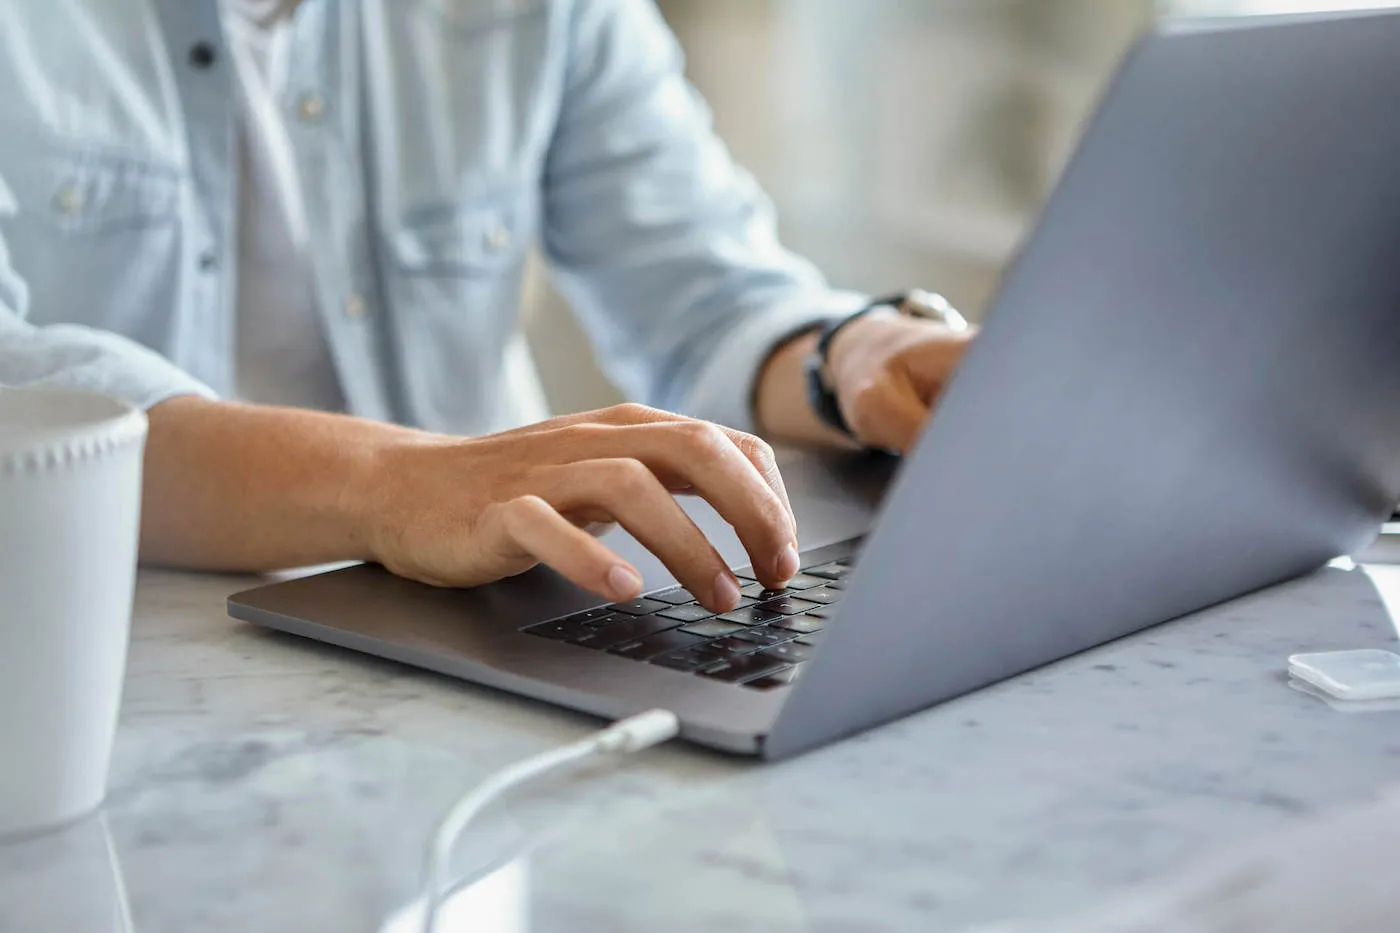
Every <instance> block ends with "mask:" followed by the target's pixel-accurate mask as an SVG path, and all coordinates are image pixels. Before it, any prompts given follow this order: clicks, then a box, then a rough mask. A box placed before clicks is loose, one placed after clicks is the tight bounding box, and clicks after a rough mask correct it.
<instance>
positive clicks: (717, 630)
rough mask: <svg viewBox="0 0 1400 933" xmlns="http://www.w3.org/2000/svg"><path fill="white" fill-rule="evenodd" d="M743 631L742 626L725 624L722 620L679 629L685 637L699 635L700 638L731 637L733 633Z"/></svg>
mask: <svg viewBox="0 0 1400 933" xmlns="http://www.w3.org/2000/svg"><path fill="white" fill-rule="evenodd" d="M743 630H744V626H743V625H741V624H739V623H738V622H726V621H724V620H723V619H709V620H708V621H705V622H696V623H695V624H694V625H687V626H685V627H684V628H682V629H681V631H682V632H685V633H686V634H687V635H699V636H701V637H702V638H722V637H724V636H725V635H733V634H734V633H735V632H742V631H743Z"/></svg>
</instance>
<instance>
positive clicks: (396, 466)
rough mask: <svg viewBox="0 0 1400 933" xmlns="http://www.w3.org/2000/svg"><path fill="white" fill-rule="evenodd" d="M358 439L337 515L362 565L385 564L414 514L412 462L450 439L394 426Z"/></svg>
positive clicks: (342, 479) (345, 469) (340, 487)
mask: <svg viewBox="0 0 1400 933" xmlns="http://www.w3.org/2000/svg"><path fill="white" fill-rule="evenodd" d="M374 427H376V428H382V429H383V430H381V431H376V432H375V436H374V437H372V438H370V437H364V438H355V439H354V440H353V441H352V442H351V443H350V444H349V445H347V446H349V447H351V448H353V450H352V452H351V453H350V454H349V455H348V456H347V457H346V458H345V459H344V460H343V462H342V471H341V474H340V476H339V481H338V482H337V483H336V490H337V492H336V496H335V510H336V512H337V514H338V515H339V516H340V518H341V521H342V527H343V529H344V534H345V535H346V536H347V538H348V539H349V542H348V543H349V544H350V546H351V548H352V549H353V550H354V551H355V552H356V553H358V554H360V555H361V557H360V559H362V560H369V561H374V562H376V563H384V562H385V559H386V557H387V555H389V554H391V553H394V547H395V544H394V542H396V541H398V540H399V539H400V538H402V536H403V533H404V530H405V524H406V522H407V520H408V519H409V517H410V516H411V515H412V513H413V506H412V504H411V502H410V500H411V499H412V497H413V494H412V477H413V475H414V465H413V460H414V459H415V458H416V457H418V456H420V455H421V454H422V453H423V452H424V451H426V450H427V449H428V448H430V447H434V446H439V445H442V444H444V443H447V442H449V441H450V439H449V438H446V437H440V436H438V435H433V434H429V433H427V432H422V431H415V430H411V429H407V428H400V427H396V426H393V425H374Z"/></svg>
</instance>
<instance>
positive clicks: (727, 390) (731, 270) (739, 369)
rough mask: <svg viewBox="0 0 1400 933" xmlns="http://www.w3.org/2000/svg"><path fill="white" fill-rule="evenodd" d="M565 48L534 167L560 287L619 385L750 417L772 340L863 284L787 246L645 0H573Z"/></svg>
mask: <svg viewBox="0 0 1400 933" xmlns="http://www.w3.org/2000/svg"><path fill="white" fill-rule="evenodd" d="M570 46H571V48H570V57H569V63H568V70H567V77H566V81H567V87H566V89H565V92H564V100H563V106H562V110H561V113H560V115H559V119H558V125H557V129H556V132H555V136H554V139H553V141H552V144H551V149H550V154H549V161H548V166H547V173H546V180H545V181H546V183H545V230H544V244H545V249H546V252H547V254H548V256H549V258H550V260H551V263H552V264H553V266H554V269H555V277H556V280H557V282H558V283H559V286H560V290H561V292H562V293H563V294H564V295H565V297H566V298H568V299H569V301H570V303H571V304H572V305H573V306H574V308H575V310H576V312H577V313H578V314H579V316H580V318H581V319H582V321H583V323H584V325H585V327H586V328H587V329H588V331H589V333H590V335H591V336H592V338H593V340H594V344H595V346H596V347H597V348H598V350H599V352H600V355H601V357H602V361H603V363H604V366H605V368H607V369H608V371H609V373H610V375H611V376H612V377H613V379H614V380H615V381H616V382H617V383H618V385H619V386H620V387H621V388H622V389H623V391H625V392H626V393H627V394H628V395H629V396H631V397H632V398H635V399H639V400H642V401H646V402H648V403H650V404H653V405H656V406H659V407H663V408H669V409H673V410H677V411H684V412H687V413H689V414H693V415H696V416H699V417H703V418H709V419H711V420H714V421H719V422H722V423H725V424H729V425H732V426H734V427H738V428H742V429H752V421H753V415H752V409H751V396H752V389H753V384H754V380H755V379H756V377H757V374H758V370H759V368H760V367H761V366H762V364H763V362H764V360H765V359H766V358H767V356H768V355H769V353H770V352H771V351H772V349H773V347H774V346H775V345H776V344H777V343H778V342H779V341H781V340H782V339H783V338H785V337H787V336H790V335H793V334H795V333H797V332H799V331H801V330H802V329H804V328H806V327H810V326H813V325H815V324H817V323H819V322H821V321H823V320H826V319H830V318H832V317H836V316H840V315H844V314H847V313H849V312H850V311H852V310H854V309H855V308H857V307H859V306H860V305H861V304H862V303H863V302H864V301H865V300H866V299H865V296H862V295H857V294H854V293H849V292H836V291H833V290H832V289H831V288H829V287H828V285H827V283H826V281H825V280H824V279H823V278H822V276H821V274H820V273H818V272H817V270H816V269H815V268H813V267H812V266H811V265H810V264H809V263H807V262H806V261H804V260H802V259H801V258H799V257H797V256H795V255H793V254H792V253H790V252H788V251H786V250H785V249H783V247H782V246H781V244H780V243H779V242H778V239H777V234H776V230H775V223H774V218H773V211H772V206H771V203H770V202H769V200H768V199H767V197H766V196H765V195H764V194H763V192H762V191H761V190H760V189H759V187H758V185H757V184H756V183H755V182H754V180H753V179H752V177H751V176H750V175H748V174H747V173H746V172H745V171H743V170H742V169H741V168H739V167H738V166H737V165H736V164H735V163H734V161H733V160H732V159H731V158H730V156H729V153H728V152H727V150H726V149H725V147H724V145H723V144H722V143H721V142H720V141H719V139H718V138H717V137H716V135H715V133H714V131H713V128H712V125H711V119H710V114H709V111H708V109H707V108H706V107H705V104H704V103H703V101H701V100H700V98H699V97H698V95H697V94H696V92H695V91H694V89H693V88H692V87H691V86H690V85H689V84H688V83H687V81H686V80H685V77H684V74H683V61H682V57H681V54H680V51H679V49H678V47H677V45H676V42H675V39H674V37H673V36H672V35H671V33H670V31H669V30H668V29H667V27H666V25H665V24H664V22H662V20H661V18H660V15H659V14H658V13H657V11H656V8H655V7H654V5H653V4H652V2H651V0H577V3H576V4H575V6H574V8H573V20H572V23H571V24H570Z"/></svg>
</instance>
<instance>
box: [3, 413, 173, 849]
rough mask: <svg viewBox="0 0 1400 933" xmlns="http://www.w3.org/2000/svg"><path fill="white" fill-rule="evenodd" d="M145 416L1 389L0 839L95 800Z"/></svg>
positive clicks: (119, 665)
mask: <svg viewBox="0 0 1400 933" xmlns="http://www.w3.org/2000/svg"><path fill="white" fill-rule="evenodd" d="M145 440H146V416H145V415H144V414H143V413H142V412H141V411H139V410H137V409H135V408H133V407H131V406H129V405H126V404H123V403H121V402H117V401H114V400H112V399H108V398H104V397H102V396H100V395H92V394H88V393H84V392H74V391H67V390H60V389H12V388H3V387H0V836H7V835H14V834H25V833H33V832H37V831H40V830H44V829H48V828H51V827H54V826H58V825H61V824H64V823H67V822H70V821H71V820H74V819H77V818H78V817H81V816H83V815H84V814H86V813H88V812H89V811H91V810H94V809H96V808H97V807H98V806H99V805H100V804H101V803H102V799H103V797H104V795H105V793H106V787H107V768H108V764H109V762H110V760H111V752H112V739H113V736H114V734H115V732H116V727H117V711H118V708H119V707H120V705H121V691H122V679H123V675H124V674H125V670H126V645H127V637H128V635H129V633H130V628H131V599H132V590H133V588H134V586H135V583H136V544H137V535H138V530H139V525H140V513H141V455H142V452H143V449H144V446H145Z"/></svg>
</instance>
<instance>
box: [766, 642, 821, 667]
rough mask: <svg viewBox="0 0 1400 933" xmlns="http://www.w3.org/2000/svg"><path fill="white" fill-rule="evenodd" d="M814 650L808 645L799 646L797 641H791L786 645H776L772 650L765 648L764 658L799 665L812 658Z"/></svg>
mask: <svg viewBox="0 0 1400 933" xmlns="http://www.w3.org/2000/svg"><path fill="white" fill-rule="evenodd" d="M812 650H813V649H811V648H809V647H808V646H806V645H799V644H798V643H797V642H795V641H790V642H788V643H787V644H785V645H774V646H773V647H772V648H765V649H764V650H763V656H764V657H766V658H776V659H778V660H780V661H787V662H788V663H790V664H797V663H799V662H801V661H805V660H807V659H808V658H810V657H811V656H812Z"/></svg>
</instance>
